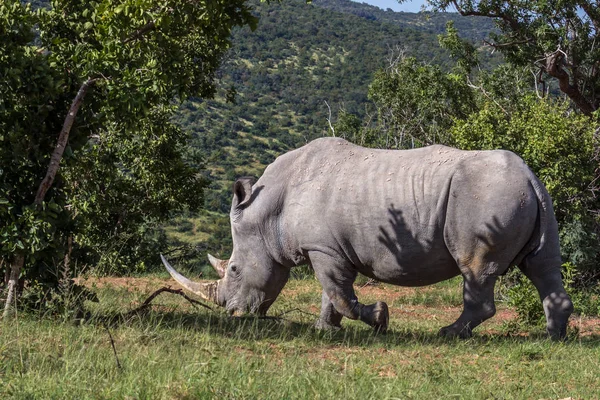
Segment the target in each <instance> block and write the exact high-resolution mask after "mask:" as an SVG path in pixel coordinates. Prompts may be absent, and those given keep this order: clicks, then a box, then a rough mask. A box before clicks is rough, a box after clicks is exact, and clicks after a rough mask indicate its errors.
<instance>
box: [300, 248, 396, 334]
mask: <svg viewBox="0 0 600 400" xmlns="http://www.w3.org/2000/svg"><path fill="white" fill-rule="evenodd" d="M309 258H310V261H311V264H312V266H313V269H314V270H315V274H316V276H317V278H318V279H319V282H321V285H322V286H323V298H322V304H321V317H320V318H319V321H317V324H316V326H317V327H318V328H320V327H321V325H324V326H325V327H327V326H328V325H329V326H339V324H340V321H341V318H342V316H343V317H346V318H350V319H359V320H361V321H363V322H365V323H366V324H368V325H370V326H372V327H373V328H375V330H376V331H377V332H382V333H383V332H385V331H387V327H388V322H389V313H388V307H387V304H385V303H384V302H381V301H378V302H377V303H375V304H370V305H365V304H362V303H360V302H359V301H358V298H357V297H356V294H355V293H354V287H353V283H354V280H355V279H356V275H357V273H356V271H355V270H354V269H353V268H352V267H351V266H350V265H347V264H344V263H342V262H339V261H338V260H336V259H335V258H334V257H331V256H329V255H326V254H324V253H321V252H311V253H309Z"/></svg>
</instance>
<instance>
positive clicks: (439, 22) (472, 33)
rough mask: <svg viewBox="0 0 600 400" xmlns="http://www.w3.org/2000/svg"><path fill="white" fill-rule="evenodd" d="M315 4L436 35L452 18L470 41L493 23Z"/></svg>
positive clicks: (344, 1) (341, 3) (345, 2)
mask: <svg viewBox="0 0 600 400" xmlns="http://www.w3.org/2000/svg"><path fill="white" fill-rule="evenodd" d="M313 4H314V5H316V6H317V7H322V8H326V9H328V10H333V11H337V12H340V13H345V14H353V15H356V16H358V17H361V18H364V19H367V20H371V21H377V22H388V23H392V24H397V25H401V26H403V27H404V28H410V29H415V30H421V31H425V32H428V33H435V34H439V33H442V32H445V30H446V23H447V22H448V21H454V25H455V27H456V28H457V29H458V30H459V31H460V33H461V36H462V37H464V38H467V39H470V40H473V41H481V40H482V39H485V38H486V37H487V34H488V33H489V32H490V31H491V30H492V29H494V24H493V22H492V21H491V20H490V19H487V18H468V17H462V16H460V15H457V14H453V13H431V12H426V13H409V12H398V11H393V10H391V9H389V8H388V9H387V10H382V9H381V8H378V7H374V6H372V5H370V4H367V3H357V2H354V1H349V0H314V1H313Z"/></svg>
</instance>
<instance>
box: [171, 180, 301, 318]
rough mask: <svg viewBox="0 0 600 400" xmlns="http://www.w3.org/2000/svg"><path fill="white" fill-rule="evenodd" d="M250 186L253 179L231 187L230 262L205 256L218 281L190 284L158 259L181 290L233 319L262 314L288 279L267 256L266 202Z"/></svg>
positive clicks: (278, 266) (284, 272)
mask: <svg viewBox="0 0 600 400" xmlns="http://www.w3.org/2000/svg"><path fill="white" fill-rule="evenodd" d="M253 183H254V179H253V178H240V179H238V180H237V181H236V182H235V185H234V190H233V201H232V205H231V213H230V218H231V233H232V238H233V252H232V254H231V258H230V259H229V260H219V259H218V258H216V257H213V256H212V255H210V254H209V255H208V259H209V261H210V263H211V265H212V266H213V268H214V269H215V271H216V272H217V274H218V275H219V277H220V278H221V279H219V280H218V281H216V282H209V283H199V282H193V281H191V280H189V279H188V278H186V277H185V276H183V275H181V274H180V273H178V272H177V271H176V270H175V269H174V268H173V267H171V265H169V263H168V262H167V260H166V259H165V258H164V257H163V256H162V255H161V259H162V261H163V264H164V265H165V267H166V268H167V270H168V271H169V273H170V274H171V276H172V277H173V279H175V281H177V282H178V283H179V284H180V285H181V286H183V287H184V288H185V289H187V290H189V291H191V292H193V293H195V294H196V295H198V296H200V297H201V298H202V299H204V300H206V301H209V302H213V303H215V304H217V305H219V306H222V307H225V308H226V309H227V311H228V312H229V313H230V314H234V315H241V314H244V313H246V312H252V313H257V314H259V315H264V314H266V312H267V310H268V309H269V307H270V306H271V305H272V304H273V302H274V301H275V299H276V298H277V296H278V295H279V293H280V292H281V290H282V289H283V287H284V285H285V284H286V282H287V280H288V278H289V275H290V269H289V267H285V266H283V265H281V264H280V263H278V262H277V261H275V259H274V257H273V256H272V254H271V251H270V250H272V249H271V246H270V244H269V240H268V237H269V236H270V233H269V230H270V229H269V226H272V224H271V223H270V222H269V221H268V220H269V218H268V217H265V212H268V209H269V207H268V201H260V200H262V199H257V198H258V192H260V190H254V192H253V187H252V185H253ZM265 232H266V234H265ZM271 233H272V232H271ZM275 234H277V233H276V232H275Z"/></svg>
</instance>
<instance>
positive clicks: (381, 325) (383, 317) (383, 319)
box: [361, 301, 390, 334]
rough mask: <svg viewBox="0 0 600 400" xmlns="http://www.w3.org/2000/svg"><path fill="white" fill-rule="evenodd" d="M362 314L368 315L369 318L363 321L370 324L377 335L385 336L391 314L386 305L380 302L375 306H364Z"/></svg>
mask: <svg viewBox="0 0 600 400" xmlns="http://www.w3.org/2000/svg"><path fill="white" fill-rule="evenodd" d="M362 314H363V315H368V318H366V320H365V319H363V321H365V322H368V323H369V325H371V326H372V327H373V329H374V330H375V332H376V333H383V334H385V333H386V332H387V329H388V324H389V321H390V314H389V311H388V306H387V304H386V303H384V302H383V301H378V302H377V303H375V304H371V305H368V306H364V307H363V310H362ZM361 319H362V318H361Z"/></svg>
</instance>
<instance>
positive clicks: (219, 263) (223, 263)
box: [208, 254, 229, 278]
mask: <svg viewBox="0 0 600 400" xmlns="http://www.w3.org/2000/svg"><path fill="white" fill-rule="evenodd" d="M208 261H210V265H212V266H213V268H214V269H215V271H217V274H219V278H223V277H224V276H225V271H226V270H227V264H228V263H229V261H227V260H219V259H218V258H217V257H213V256H212V255H211V254H208Z"/></svg>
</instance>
